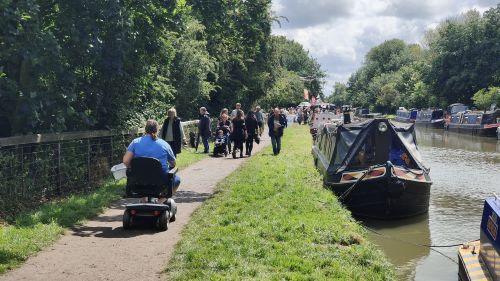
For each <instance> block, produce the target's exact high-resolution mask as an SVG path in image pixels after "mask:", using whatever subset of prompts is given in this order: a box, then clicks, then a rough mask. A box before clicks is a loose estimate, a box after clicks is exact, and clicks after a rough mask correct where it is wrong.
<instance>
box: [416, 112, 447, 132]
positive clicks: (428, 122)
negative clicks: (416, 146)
mask: <svg viewBox="0 0 500 281" xmlns="http://www.w3.org/2000/svg"><path fill="white" fill-rule="evenodd" d="M415 125H416V126H418V127H425V128H437V129H443V128H444V111H443V110H442V109H422V110H419V111H418V112H417V118H416V119H415Z"/></svg>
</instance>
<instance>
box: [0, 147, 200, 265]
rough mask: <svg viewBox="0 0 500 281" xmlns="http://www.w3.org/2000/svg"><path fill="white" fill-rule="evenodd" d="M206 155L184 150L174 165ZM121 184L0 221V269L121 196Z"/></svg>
mask: <svg viewBox="0 0 500 281" xmlns="http://www.w3.org/2000/svg"><path fill="white" fill-rule="evenodd" d="M206 156H207V155H206V154H202V153H195V152H194V150H184V151H183V153H181V154H180V155H179V157H178V161H177V165H178V167H179V169H182V168H185V167H187V166H189V165H191V164H193V163H195V162H197V161H199V160H201V159H203V158H205V157H206ZM124 185H125V180H122V181H119V182H109V183H107V184H105V185H103V186H102V187H101V188H98V189H97V190H96V191H94V192H92V193H90V194H83V195H74V196H71V197H69V198H65V199H61V200H58V201H57V202H50V203H47V204H44V205H42V206H41V207H40V208H38V209H37V210H34V211H32V212H28V213H23V214H19V215H17V216H15V217H13V218H11V219H8V221H7V222H3V223H0V273H4V272H5V271H7V270H9V269H12V268H15V267H17V266H19V265H20V264H22V263H23V262H24V261H25V260H26V259H27V258H28V257H29V256H30V255H33V254H34V253H36V252H38V251H40V250H42V249H43V248H44V247H46V246H48V245H51V244H52V243H54V242H55V241H56V240H57V239H58V238H59V237H60V235H61V234H63V233H64V231H65V230H66V229H67V228H68V227H71V226H74V225H76V224H79V223H82V222H83V221H84V220H86V219H89V218H92V217H95V216H97V215H98V214H100V213H102V212H103V211H104V209H105V208H106V207H107V206H109V205H110V204H111V203H112V202H114V201H116V200H118V199H120V198H122V196H123V194H124Z"/></svg>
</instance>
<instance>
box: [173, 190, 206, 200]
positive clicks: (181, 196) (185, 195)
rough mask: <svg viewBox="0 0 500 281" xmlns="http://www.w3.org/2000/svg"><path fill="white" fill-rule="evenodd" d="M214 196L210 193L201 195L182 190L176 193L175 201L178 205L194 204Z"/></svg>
mask: <svg viewBox="0 0 500 281" xmlns="http://www.w3.org/2000/svg"><path fill="white" fill-rule="evenodd" d="M211 196H212V194H210V193H200V192H194V191H189V190H186V191H184V190H180V191H177V193H175V196H174V200H175V202H176V203H194V202H203V201H205V200H207V199H208V198H210V197H211Z"/></svg>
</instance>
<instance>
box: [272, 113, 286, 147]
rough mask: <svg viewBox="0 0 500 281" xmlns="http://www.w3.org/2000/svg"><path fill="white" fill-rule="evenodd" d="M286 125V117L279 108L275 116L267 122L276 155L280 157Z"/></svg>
mask: <svg viewBox="0 0 500 281" xmlns="http://www.w3.org/2000/svg"><path fill="white" fill-rule="evenodd" d="M286 123H287V122H286V117H285V116H284V115H282V114H281V113H280V110H279V108H275V109H274V110H273V114H271V115H270V116H269V118H268V120H267V126H268V128H269V136H270V137H271V144H272V145H273V153H274V155H278V154H279V153H280V151H281V137H282V136H283V131H284V129H285V127H286V125H287V124H286Z"/></svg>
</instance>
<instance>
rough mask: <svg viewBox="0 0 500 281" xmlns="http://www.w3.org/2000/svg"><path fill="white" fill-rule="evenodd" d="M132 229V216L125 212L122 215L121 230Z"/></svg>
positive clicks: (127, 211)
mask: <svg viewBox="0 0 500 281" xmlns="http://www.w3.org/2000/svg"><path fill="white" fill-rule="evenodd" d="M130 228H132V216H131V215H130V211H129V210H125V212H124V213H123V229H130Z"/></svg>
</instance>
